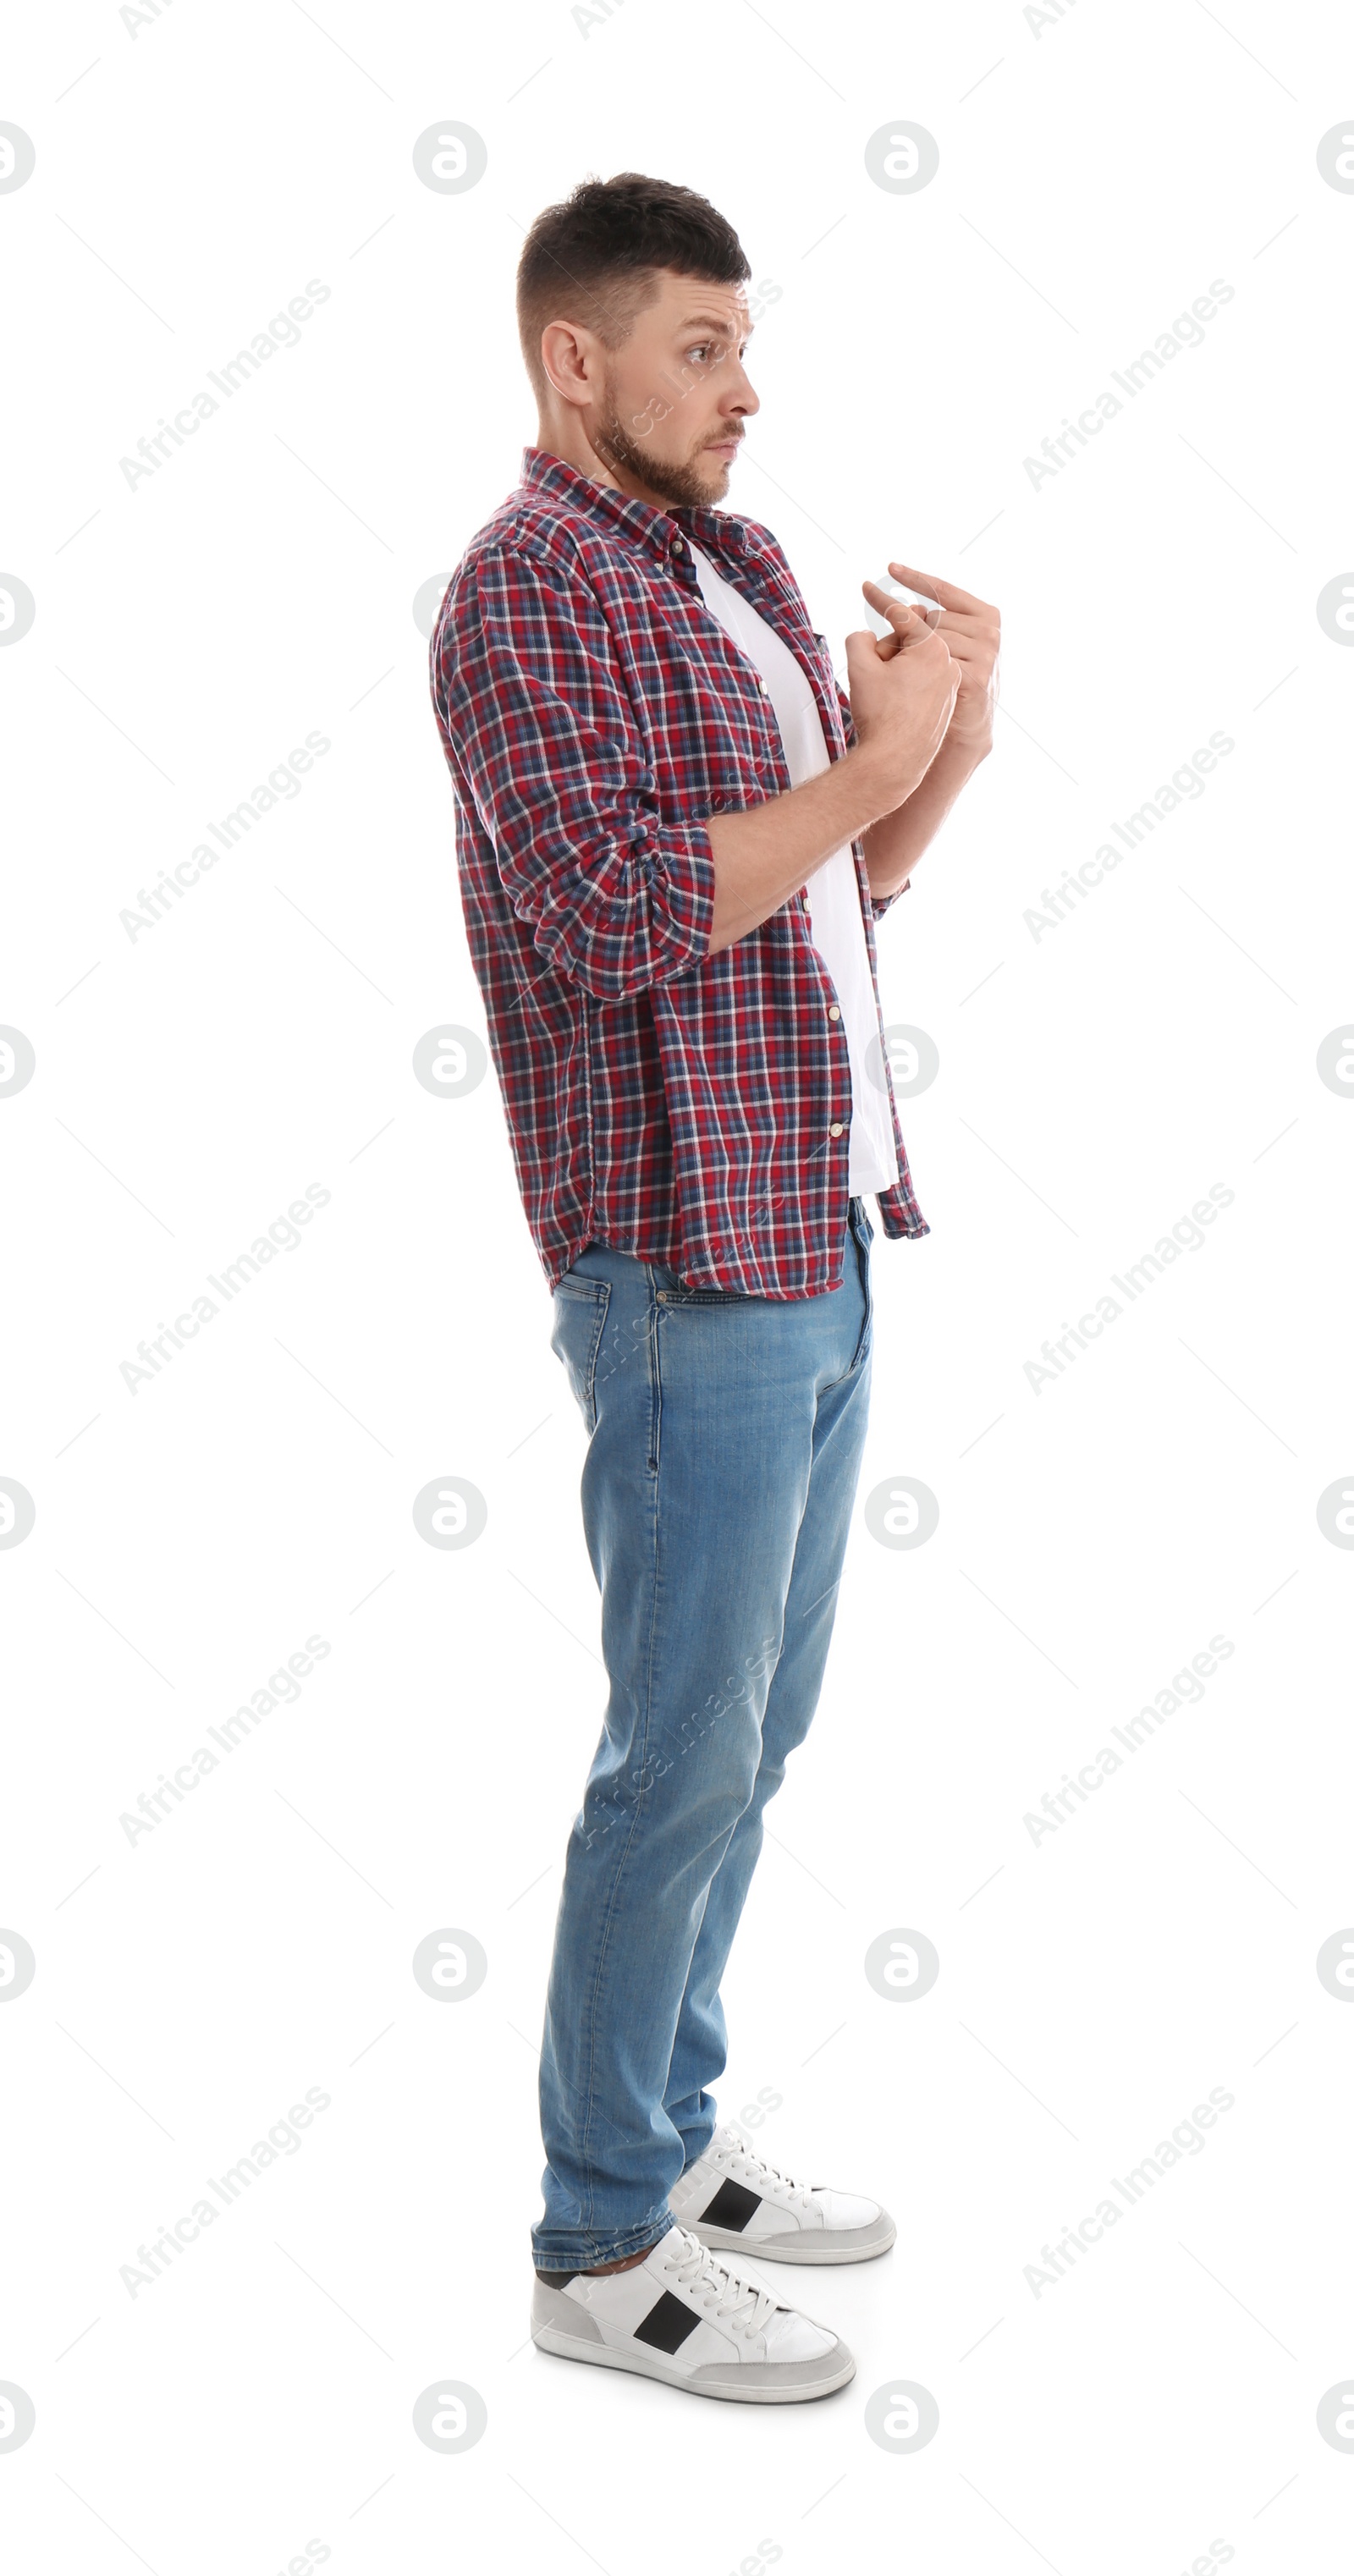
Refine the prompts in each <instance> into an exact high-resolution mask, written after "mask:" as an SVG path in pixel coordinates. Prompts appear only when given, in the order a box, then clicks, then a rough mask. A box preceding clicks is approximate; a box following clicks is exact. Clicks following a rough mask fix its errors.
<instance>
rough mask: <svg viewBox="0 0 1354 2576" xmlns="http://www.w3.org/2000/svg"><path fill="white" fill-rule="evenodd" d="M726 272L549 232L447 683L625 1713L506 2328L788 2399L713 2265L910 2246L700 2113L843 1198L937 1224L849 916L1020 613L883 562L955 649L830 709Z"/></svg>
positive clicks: (928, 830) (866, 1312) (781, 1673)
mask: <svg viewBox="0 0 1354 2576" xmlns="http://www.w3.org/2000/svg"><path fill="white" fill-rule="evenodd" d="M749 274H750V271H749V266H748V262H747V260H746V259H745V257H744V255H743V252H742V249H741V247H740V245H739V242H738V240H737V237H736V235H735V233H734V232H733V230H732V228H731V227H730V226H729V224H728V223H727V222H726V221H725V220H724V218H723V217H722V216H721V215H719V214H718V213H717V212H716V211H715V209H714V207H713V206H711V205H710V204H708V203H707V201H706V200H705V199H704V198H702V197H699V196H696V195H695V194H693V193H692V191H690V190H689V189H686V188H682V187H673V186H668V185H667V184H665V183H663V182H661V181H659V180H655V179H649V178H645V177H642V176H640V175H639V174H637V173H635V172H632V171H631V172H624V173H622V174H620V175H619V176H618V177H616V178H613V179H611V180H608V181H605V182H602V181H600V180H589V181H587V182H585V183H584V184H583V185H582V186H580V187H579V188H577V189H575V191H574V192H573V195H572V196H571V197H570V198H569V199H568V200H567V202H566V203H564V204H563V205H559V206H552V207H550V208H548V209H547V210H546V212H545V213H544V214H542V215H541V216H540V217H538V219H537V221H536V223H535V224H534V225H533V227H532V229H531V232H530V233H529V235H528V237H527V240H526V244H525V247H524V249H523V252H522V256H521V262H520V266H519V270H518V281H517V301H518V323H519V331H520V336H521V342H522V349H523V355H524V357H525V360H526V365H527V369H528V372H529V374H530V377H531V380H532V384H533V387H534V390H535V394H536V399H537V404H538V408H539V415H540V418H539V426H538V432H537V441H536V444H535V446H534V447H528V448H527V449H526V451H525V453H524V456H523V460H522V469H523V470H522V480H521V482H520V483H519V485H518V487H517V489H516V490H515V491H514V492H512V493H510V494H509V496H508V497H507V499H506V500H505V501H504V502H503V503H502V504H501V506H500V507H499V508H498V509H497V510H496V511H495V512H494V514H493V516H492V517H491V518H490V519H489V520H488V522H487V523H486V525H485V526H484V527H483V528H482V529H481V530H480V532H479V534H478V535H477V536H476V537H475V538H474V539H473V540H472V542H471V544H470V546H469V547H468V548H467V551H466V553H465V555H464V557H463V559H462V561H461V564H460V566H459V567H458V569H457V571H456V573H455V575H454V577H453V579H452V582H451V586H450V588H449V590H448V592H447V595H446V598H445V601H444V603H443V606H442V611H441V615H440V619H439V622H438V625H437V629H436V632H435V634H434V636H433V641H432V653H431V672H432V687H433V699H434V706H435V710H436V714H437V720H438V726H439V730H440V733H441V736H442V741H443V747H444V749H445V751H446V755H447V759H448V762H449V764H450V767H451V772H452V778H453V783H454V785H455V788H456V795H457V808H458V813H457V821H458V863H459V870H460V884H461V891H462V899H463V904H464V910H465V919H466V925H467V931H468V935H469V941H470V948H471V954H472V958H473V961H474V966H475V971H476V975H477V977H478V980H479V983H480V986H481V990H482V992H483V995H484V1001H485V1008H486V1013H487V1018H488V1026H489V1037H490V1043H491V1046H492V1050H493V1056H494V1062H495V1066H496V1068H497V1071H498V1076H499V1080H500V1083H501V1085H502V1090H503V1096H504V1101H505V1105H506V1109H507V1116H508V1124H509V1131H510V1135H511V1140H512V1147H513V1154H514V1159H515V1164H516V1171H517V1178H518V1183H519V1187H520V1189H521V1193H522V1198H523V1203H524V1206H525V1210H526V1214H527V1219H528V1223H529V1225H530V1228H531V1232H532V1236H533V1239H534V1241H535V1244H536V1248H537V1252H538V1254H539V1257H540V1260H541V1264H542V1267H543V1269H544V1272H545V1276H546V1278H547V1280H548V1282H549V1284H550V1286H551V1289H552V1291H553V1298H554V1330H553V1336H552V1347H553V1348H554V1350H555V1351H556V1353H557V1354H558V1356H559V1358H560V1359H561V1361H562V1362H563V1365H564V1367H565V1370H566V1372H567V1375H568V1378H569V1382H570V1385H571V1388H572V1391H573V1394H574V1396H575V1397H576V1399H577V1402H578V1405H579V1408H580V1411H581V1413H582V1417H583V1422H584V1426H585V1429H586V1431H587V1434H588V1450H587V1457H586V1462H585V1465H584V1470H583V1485H582V1499H583V1514H584V1525H585V1530H586V1535H587V1542H588V1548H589V1553H590V1556H591V1560H592V1565H593V1570H594V1572H595V1574H596V1577H597V1581H598V1585H599V1587H600V1590H601V1596H602V1641H603V1648H604V1653H605V1659H606V1667H607V1674H608V1679H609V1683H610V1695H609V1698H608V1702H607V1709H606V1716H605V1722H604V1726H603V1731H602V1737H601V1741H600V1743H599V1746H598V1749H597V1754H596V1757H595V1759H594V1762H593V1765H592V1769H591V1772H590V1774H589V1777H588V1782H587V1786H586V1790H585V1793H584V1800H583V1806H582V1809H581V1811H580V1813H579V1815H578V1816H577V1817H576V1818H575V1821H574V1825H573V1829H572V1832H571V1835H570V1838H569V1845H568V1852H567V1858H566V1864H565V1874H564V1886H563V1891H562V1894H561V1899H560V1907H559V1917H558V1922H557V1926H556V1933H555V1948H554V1957H553V1962H552V1965H551V1971H550V1981H549V1989H548V2000H547V2005H546V2014H545V2037H544V2046H543V2049H542V2055H541V2079H540V2101H541V2122H542V2131H543V2136H544V2141H545V2151H546V2158H547V2163H546V2170H545V2175H544V2178H543V2189H544V2199H545V2208H544V2214H543V2217H542V2219H541V2222H540V2223H539V2225H538V2226H537V2227H536V2228H535V2229H534V2230H533V2237H532V2244H533V2253H534V2260H535V2266H536V2274H537V2286H536V2292H535V2297H534V2302H533V2312H532V2332H533V2335H534V2338H535V2341H536V2343H537V2344H538V2345H539V2346H540V2347H541V2349H542V2350H544V2351H546V2352H552V2353H556V2354H561V2355H565V2356H567V2357H569V2358H572V2359H576V2360H580V2361H591V2362H596V2363H599V2364H601V2365H602V2366H604V2367H608V2368H613V2369H622V2370H632V2371H639V2372H641V2373H643V2374H644V2375H646V2376H648V2377H650V2378H656V2379H661V2380H664V2381H666V2382H668V2383H670V2384H671V2385H673V2386H675V2387H681V2388H685V2389H688V2390H691V2391H693V2392H696V2393H699V2394H702V2395H706V2396H712V2397H723V2398H734V2399H752V2400H756V2401H761V2402H777V2401H782V2402H783V2401H785V2400H798V2399H806V2398H812V2397H820V2396H825V2395H827V2394H828V2393H829V2392H830V2391H831V2390H833V2389H835V2388H839V2387H841V2386H842V2385H843V2384H844V2383H845V2382H846V2381H847V2380H848V2379H850V2378H851V2376H852V2375H853V2372H854V2369H855V2364H854V2362H853V2360H852V2358H851V2355H850V2353H849V2352H848V2351H847V2350H846V2347H845V2345H844V2344H843V2343H842V2342H841V2340H840V2338H839V2337H837V2336H836V2335H835V2334H833V2333H832V2332H831V2330H830V2329H829V2328H827V2327H824V2326H820V2325H817V2324H815V2323H814V2322H813V2321H812V2320H810V2319H809V2318H807V2317H805V2316H802V2315H801V2314H799V2313H798V2311H796V2310H795V2309H793V2308H790V2307H787V2306H783V2305H781V2304H779V2303H778V2302H777V2301H776V2300H775V2299H774V2297H773V2296H772V2294H771V2293H770V2292H769V2291H768V2290H766V2289H765V2287H764V2286H762V2285H761V2284H760V2283H759V2281H758V2280H757V2278H756V2276H755V2275H754V2274H752V2273H750V2272H748V2271H747V2269H746V2268H745V2266H743V2265H742V2264H740V2263H737V2262H733V2261H729V2260H727V2259H721V2258H726V2257H727V2256H729V2255H730V2254H738V2253H741V2252H742V2251H743V2250H744V2249H746V2252H747V2253H748V2254H750V2255H752V2256H754V2257H757V2258H760V2259H761V2260H763V2261H766V2260H771V2261H789V2262H794V2263H833V2262H858V2261H862V2260H865V2259H867V2258H869V2257H872V2256H874V2255H877V2254H881V2253H883V2252H884V2251H885V2250H886V2248H887V2247H888V2246H889V2245H890V2244H891V2243H892V2241H893V2237H894V2233H895V2231H894V2226H893V2222H892V2220H891V2219H890V2218H889V2217H888V2216H887V2214H886V2212H885V2211H884V2210H882V2209H881V2208H880V2206H879V2204H878V2203H877V2202H876V2201H873V2200H868V2199H865V2198H863V2197H857V2196H854V2195H851V2194H848V2193H844V2192H841V2191H836V2190H829V2189H825V2188H820V2187H818V2186H816V2185H809V2184H806V2183H803V2182H798V2181H795V2180H793V2179H791V2178H790V2177H789V2176H788V2175H786V2174H783V2173H781V2172H779V2171H778V2170H777V2169H776V2168H774V2167H772V2166H770V2165H768V2164H766V2163H765V2162H764V2161H763V2160H762V2159H761V2158H760V2157H758V2156H756V2155H754V2154H753V2153H752V2152H751V2151H750V2149H749V2148H748V2147H747V2146H746V2144H745V2142H744V2141H743V2139H742V2138H741V2137H740V2135H739V2133H738V2132H737V2131H736V2130H734V2129H731V2128H728V2127H720V2128H717V2127H716V2112H715V2104H714V2100H713V2097H712V2094H711V2092H710V2090H709V2089H708V2088H709V2087H710V2085H711V2084H712V2083H713V2082H714V2080H715V2078H716V2077H717V2076H718V2075H719V2074H720V2073H721V2071H722V2069H723V2067H724V2063H725V2054H726V2039H725V2027H724V2018H723V2013H722V2010H721V2006H720V2001H719V1986H720V1980H721V1977H722V1974H723V1970H724V1965H725V1961H726V1959H727V1957H728V1953H729V1947H730V1944H731V1942H732V1939H733V1934H734V1931H735V1928H736V1926H737V1922H738V1917H739V1913H740V1911H741V1908H742V1904H743V1899H744V1897H745V1895H746V1893H747V1887H748V1882H749V1879H750V1877H751V1874H752V1870H753V1866H754V1864H755V1862H756V1859H757V1855H758V1851H759V1849H760V1844H761V1836H762V1822H761V1819H762V1811H763V1808H764V1806H765V1804H766V1801H767V1799H768V1798H769V1797H770V1796H772V1795H773V1793H774V1791H775V1790H776V1789H777V1788H778V1787H779V1785H780V1781H781V1778H782V1776H783V1772H784V1766H785V1762H786V1758H787V1756H788V1754H789V1753H790V1751H791V1750H792V1748H793V1747H794V1746H795V1745H796V1744H798V1743H799V1742H800V1741H801V1740H802V1738H803V1736H804V1734H805V1732H806V1731H807V1728H808V1725H809V1721H810V1719H811V1717H812V1715H813V1711H814V1707H815V1705H816V1702H817V1699H818V1695H819V1688H820V1684H821V1681H822V1676H823V1667H824V1663H825V1660H826V1655H827V1649H828V1644H829V1640H830V1637H831V1633H832V1622H833V1613H834V1609H835V1599H836V1585H837V1582H838V1578H839V1575H840V1572H841V1567H842V1560H843V1556H844V1552H845V1546H846V1538H847V1531H848V1525H849V1519H850V1512H851V1506H852V1500H853V1496H854V1493H855V1488H856V1481H857V1476H858V1472H859V1467H860V1459H861V1450H862V1443H863V1439H864V1434H865V1421H866V1412H867V1408H868V1403H869V1380H870V1351H871V1333H872V1310H871V1296H870V1282H869V1245H870V1242H871V1240H872V1239H873V1228H872V1227H871V1225H870V1222H869V1219H868V1217H867V1215H866V1211H865V1193H866V1192H873V1193H874V1194H875V1195H876V1196H877V1198H878V1203H879V1208H880V1213H881V1217H882V1221H883V1225H884V1230H885V1232H886V1233H887V1234H889V1235H891V1236H904V1235H905V1236H911V1237H916V1236H919V1235H923V1234H925V1233H926V1232H927V1231H928V1228H927V1225H926V1222H925V1219H924V1218H923V1216H922V1214H921V1211H920V1209H919V1208H918V1205H917V1202H916V1198H915V1196H914V1194H913V1190H912V1182H911V1177H910V1174H909V1171H908V1166H907V1158H906V1155H905V1153H904V1150H903V1142H902V1137H901V1134H900V1132H899V1129H898V1122H897V1113H896V1109H895V1106H894V1099H893V1091H892V1085H891V1082H890V1078H889V1066H888V1058H887V1054H886V1051H885V1048H884V1043H883V1036H882V1029H881V1022H880V1011H879V995H878V986H877V983H876V978H875V947H874V923H875V921H876V920H877V919H878V918H879V916H880V915H881V914H882V913H883V912H884V911H885V910H886V909H887V908H888V906H889V905H890V904H891V903H892V902H893V901H894V900H895V899H896V897H897V896H898V895H900V894H901V893H902V892H903V891H904V890H905V888H906V885H907V880H908V876H909V872H910V870H911V868H912V866H913V864H914V862H915V860H916V859H917V858H918V856H919V855H920V853H921V851H922V850H923V849H924V848H925V847H926V845H927V843H928V842H929V841H930V840H931V838H932V836H933V835H934V833H935V831H936V829H937V827H938V825H939V824H940V822H941V821H942V819H943V817H944V816H945V814H946V813H947V812H948V810H949V808H950V806H951V805H952V804H953V802H954V799H955V797H956V796H957V795H958V793H959V790H960V789H961V787H962V786H963V785H964V783H965V781H966V780H967V779H968V778H969V777H970V776H971V774H972V772H973V770H974V769H975V768H976V766H977V765H978V763H979V761H980V760H982V759H983V758H984V757H985V756H986V754H987V752H988V750H989V749H990V748H991V738H992V712H993V705H994V700H995V686H996V681H995V669H996V658H997V644H998V634H999V621H998V618H997V614H996V611H995V610H994V609H992V608H990V607H988V606H987V605H986V604H985V603H984V602H983V601H981V600H977V599H973V598H971V597H970V596H969V594H968V593H967V592H965V591H962V590H959V589H956V588H955V586H954V585H953V584H952V583H947V582H940V581H935V580H932V579H930V578H928V577H927V576H926V575H924V574H921V573H919V572H916V571H915V570H913V569H912V568H910V567H908V566H906V565H903V564H899V563H895V564H892V565H891V566H890V571H891V573H892V574H893V575H895V576H896V577H897V578H898V579H899V580H900V581H902V582H904V583H906V584H907V585H908V586H910V587H912V588H914V589H919V590H920V591H922V593H923V594H924V595H925V596H926V597H928V598H930V599H932V600H934V601H935V602H937V603H938V607H937V608H936V609H935V610H933V611H932V612H931V613H930V614H931V617H932V618H934V619H935V621H936V622H935V624H934V626H933V625H932V624H931V623H930V622H929V621H928V619H925V618H923V617H922V616H920V615H919V614H917V613H916V612H915V611H914V610H912V609H910V608H907V607H904V606H903V605H902V604H901V603H899V602H897V601H895V600H893V599H891V598H890V597H889V596H888V595H886V593H885V592H884V591H883V590H882V589H881V588H879V587H878V586H877V585H876V584H875V583H873V582H870V581H867V582H865V583H863V584H862V588H863V590H864V593H865V596H866V598H867V600H868V601H869V602H870V604H871V606H872V607H873V608H874V610H875V611H876V613H877V614H880V615H882V616H883V617H885V618H886V619H887V621H888V625H889V627H890V629H891V632H890V633H889V634H888V636H887V637H886V638H885V639H884V640H882V641H881V642H879V643H878V644H877V643H876V641H875V638H874V637H873V636H872V635H871V634H870V633H868V632H865V631H861V632H860V633H857V634H853V635H850V636H848V637H847V641H846V658H847V668H848V672H849V676H850V694H849V698H848V697H847V696H846V695H845V694H844V693H843V692H842V691H841V690H840V689H839V688H838V686H837V684H836V681H835V679H834V677H833V672H832V664H831V660H830V657H829V654H828V651H827V647H826V639H825V638H824V637H823V636H821V635H819V634H817V633H816V632H815V631H814V629H813V627H812V625H811V623H810V620H809V616H808V612H807V610H806V608H805V605H804V601H803V598H802V596H801V594H800V591H799V588H798V585H797V583H796V581H795V579H794V576H793V574H792V573H791V571H790V568H789V566H788V564H787V562H786V560H785V557H784V555H783V554H782V553H781V551H780V548H779V546H778V545H777V544H776V542H775V539H774V538H773V537H772V536H771V534H770V531H769V530H768V529H766V528H764V527H760V526H759V525H758V524H757V523H756V522H755V521H754V520H750V519H740V518H737V517H735V516H733V515H732V514H731V513H728V512H725V511H722V510H720V509H718V508H717V507H716V506H715V505H716V504H717V503H719V502H720V501H722V500H723V498H724V496H725V494H726V493H727V491H728V489H729V481H730V474H731V470H732V467H733V464H734V462H735V460H736V458H737V455H738V450H739V447H740V445H741V443H742V440H743V438H744V436H745V435H746V431H747V425H748V423H749V421H750V420H751V419H752V418H753V417H754V415H755V414H756V412H757V409H758V403H757V397H756V395H755V394H754V392H753V390H752V386H751V384H750V382H749V380H748V376H747V373H746V369H745V364H744V357H745V352H746V349H747V345H748V341H749V339H750V337H751V325H750V319H749V313H748V304H747V295H746V281H747V279H748V277H749ZM848 381H849V378H848V374H847V372H846V371H841V372H840V373H839V375H838V378H837V385H838V387H839V388H840V389H841V390H842V391H845V389H846V387H847V384H848ZM831 390H832V389H831V388H829V391H831ZM840 408H841V410H843V411H844V409H845V406H844V404H843V405H841V406H840Z"/></svg>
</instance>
